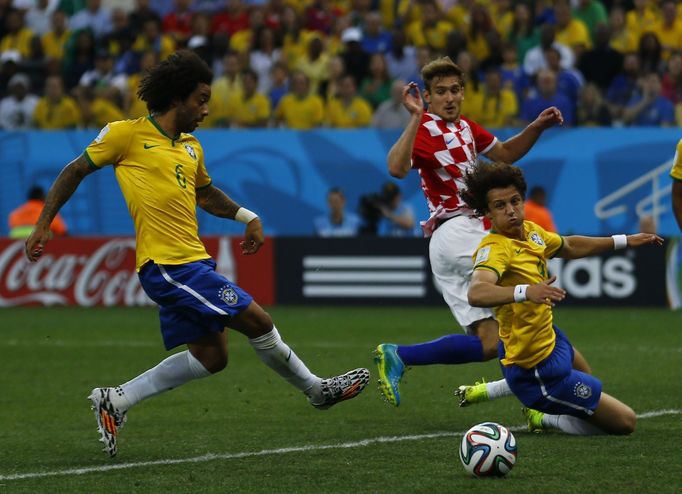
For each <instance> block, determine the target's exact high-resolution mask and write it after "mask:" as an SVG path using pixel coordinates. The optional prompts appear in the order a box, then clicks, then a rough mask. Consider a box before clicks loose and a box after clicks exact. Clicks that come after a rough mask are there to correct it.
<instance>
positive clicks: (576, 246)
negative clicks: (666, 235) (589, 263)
mask: <svg viewBox="0 0 682 494" xmlns="http://www.w3.org/2000/svg"><path fill="white" fill-rule="evenodd" d="M647 244H652V245H662V244H663V239H662V238H661V237H659V236H658V235H656V234H654V233H636V234H634V235H613V236H611V237H585V236H582V235H569V236H567V237H564V246H563V247H562V249H561V250H560V251H559V253H558V254H557V257H563V258H564V259H579V258H581V257H587V256H591V255H595V254H600V253H602V252H606V251H609V250H613V249H624V248H625V247H640V246H642V245H647Z"/></svg>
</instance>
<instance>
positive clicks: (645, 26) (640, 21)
mask: <svg viewBox="0 0 682 494" xmlns="http://www.w3.org/2000/svg"><path fill="white" fill-rule="evenodd" d="M633 4H634V7H635V8H634V9H632V10H630V11H628V13H627V14H625V25H626V26H627V28H628V31H630V32H631V33H632V34H633V35H634V37H635V43H639V38H640V37H641V36H642V34H644V33H645V32H646V31H651V30H652V29H653V28H654V26H655V25H656V21H657V19H656V12H654V10H653V9H652V8H651V6H650V5H649V2H648V0H634V1H633Z"/></svg>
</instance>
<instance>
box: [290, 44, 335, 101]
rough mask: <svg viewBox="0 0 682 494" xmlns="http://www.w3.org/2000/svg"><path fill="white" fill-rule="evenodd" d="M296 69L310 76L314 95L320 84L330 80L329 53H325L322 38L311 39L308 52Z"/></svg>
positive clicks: (299, 60) (300, 59)
mask: <svg viewBox="0 0 682 494" xmlns="http://www.w3.org/2000/svg"><path fill="white" fill-rule="evenodd" d="M296 69H297V70H300V71H301V72H303V73H304V74H305V75H307V76H308V79H310V90H311V91H312V92H313V93H317V92H318V90H319V87H320V84H322V83H323V82H325V81H327V80H328V79H329V53H326V52H325V51H324V44H323V42H322V38H321V37H320V36H314V37H312V38H310V41H309V42H308V49H307V52H306V54H305V55H304V56H302V57H300V58H299V59H298V63H297V66H296Z"/></svg>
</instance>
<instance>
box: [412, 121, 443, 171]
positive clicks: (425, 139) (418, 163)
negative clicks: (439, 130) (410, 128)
mask: <svg viewBox="0 0 682 494" xmlns="http://www.w3.org/2000/svg"><path fill="white" fill-rule="evenodd" d="M434 152H435V149H434V148H433V143H432V142H431V134H429V131H428V130H427V129H426V127H424V121H423V120H422V122H421V123H420V124H419V129H418V130H417V135H416V136H415V139H414V146H412V168H432V167H433V166H434V163H437V161H436V160H434V159H433V153H434Z"/></svg>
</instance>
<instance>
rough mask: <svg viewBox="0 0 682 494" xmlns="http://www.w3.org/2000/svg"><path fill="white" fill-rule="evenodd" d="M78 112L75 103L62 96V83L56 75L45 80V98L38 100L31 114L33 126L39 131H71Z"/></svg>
mask: <svg viewBox="0 0 682 494" xmlns="http://www.w3.org/2000/svg"><path fill="white" fill-rule="evenodd" d="M79 119H80V112H79V111H78V106H77V105H76V102H75V101H74V100H73V98H71V97H70V96H66V95H64V81H63V80H62V78H61V77H60V76H58V75H51V76H49V77H48V78H47V79H46V80H45V96H43V97H42V98H40V99H39V100H38V104H37V105H36V108H35V110H34V112H33V124H34V125H35V126H36V127H38V128H39V129H73V128H75V127H76V126H77V125H78V121H79Z"/></svg>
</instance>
